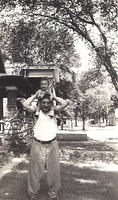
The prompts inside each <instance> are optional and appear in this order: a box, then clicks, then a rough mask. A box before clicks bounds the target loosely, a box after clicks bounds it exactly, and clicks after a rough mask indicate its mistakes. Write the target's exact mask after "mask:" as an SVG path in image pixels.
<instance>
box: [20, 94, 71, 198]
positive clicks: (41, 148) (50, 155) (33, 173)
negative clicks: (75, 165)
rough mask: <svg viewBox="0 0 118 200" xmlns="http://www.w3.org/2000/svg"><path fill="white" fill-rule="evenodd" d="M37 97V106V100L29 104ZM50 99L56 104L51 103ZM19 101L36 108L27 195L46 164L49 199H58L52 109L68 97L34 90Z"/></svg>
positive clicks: (56, 109) (33, 191)
mask: <svg viewBox="0 0 118 200" xmlns="http://www.w3.org/2000/svg"><path fill="white" fill-rule="evenodd" d="M37 97H38V98H39V97H40V98H39V99H40V110H39V108H38V104H37V106H36V107H35V106H32V105H31V102H32V101H34V99H36V98H37ZM53 100H55V101H56V102H57V104H58V105H56V106H54V105H53ZM22 104H23V106H24V107H25V108H26V109H27V111H29V112H32V113H36V112H37V110H38V118H37V121H36V123H35V125H34V141H33V144H32V148H31V152H30V162H29V173H28V192H29V195H30V199H35V198H36V195H37V192H38V190H39V189H40V181H41V177H42V174H43V172H44V169H45V168H46V170H47V182H48V186H49V191H48V195H49V200H57V199H59V197H58V191H59V189H60V186H61V183H60V163H59V148H58V143H57V139H56V132H57V122H56V113H58V112H60V111H62V110H63V109H64V108H65V107H66V106H67V105H68V100H64V99H62V98H59V97H57V96H56V95H54V94H52V95H50V94H49V93H45V94H44V95H43V96H42V95H41V96H40V94H39V93H38V92H36V94H34V95H33V96H31V97H30V98H28V99H27V100H25V101H24V102H23V103H22Z"/></svg>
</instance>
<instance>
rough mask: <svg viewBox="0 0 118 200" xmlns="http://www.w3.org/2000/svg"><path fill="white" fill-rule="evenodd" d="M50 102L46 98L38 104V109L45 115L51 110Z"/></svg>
mask: <svg viewBox="0 0 118 200" xmlns="http://www.w3.org/2000/svg"><path fill="white" fill-rule="evenodd" d="M51 105H52V104H51V101H50V100H49V99H48V98H45V99H43V100H42V101H41V103H40V108H41V110H42V111H43V112H45V113H47V112H49V111H50V110H51Z"/></svg>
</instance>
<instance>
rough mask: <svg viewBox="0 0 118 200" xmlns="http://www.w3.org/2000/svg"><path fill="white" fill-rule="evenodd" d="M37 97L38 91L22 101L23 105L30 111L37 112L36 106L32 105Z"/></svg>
mask: <svg viewBox="0 0 118 200" xmlns="http://www.w3.org/2000/svg"><path fill="white" fill-rule="evenodd" d="M36 98H37V93H36V94H34V95H32V96H31V97H29V98H28V99H26V100H23V101H21V103H22V105H23V107H24V108H26V110H27V111H28V112H32V113H34V112H36V106H33V105H31V103H32V101H33V100H34V99H36Z"/></svg>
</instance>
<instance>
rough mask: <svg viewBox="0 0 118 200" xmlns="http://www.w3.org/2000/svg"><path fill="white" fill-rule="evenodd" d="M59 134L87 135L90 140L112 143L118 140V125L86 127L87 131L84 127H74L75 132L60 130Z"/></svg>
mask: <svg viewBox="0 0 118 200" xmlns="http://www.w3.org/2000/svg"><path fill="white" fill-rule="evenodd" d="M58 133H63V134H64V133H68V134H75V133H76V134H87V136H88V138H90V139H93V140H98V141H102V142H104V141H106V140H108V139H112V141H113V140H114V141H116V142H117V140H118V125H116V126H105V127H99V126H96V127H95V126H86V130H85V131H83V130H82V126H78V127H74V128H73V130H58Z"/></svg>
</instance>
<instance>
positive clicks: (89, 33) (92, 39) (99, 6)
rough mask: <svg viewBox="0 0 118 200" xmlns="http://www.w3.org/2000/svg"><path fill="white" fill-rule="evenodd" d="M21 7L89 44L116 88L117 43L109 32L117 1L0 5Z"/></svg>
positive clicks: (112, 31)
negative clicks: (63, 27)
mask: <svg viewBox="0 0 118 200" xmlns="http://www.w3.org/2000/svg"><path fill="white" fill-rule="evenodd" d="M17 3H19V4H20V5H21V6H23V10H24V12H27V14H28V16H29V15H32V16H39V17H45V18H47V19H49V20H50V21H52V22H54V23H55V22H56V25H57V23H59V24H61V25H64V26H65V27H66V28H68V29H69V30H72V31H74V32H75V33H77V35H78V36H79V37H81V38H84V39H85V41H86V42H87V43H89V44H90V46H91V48H92V50H94V52H95V54H96V58H97V59H98V60H99V63H100V64H101V65H104V66H105V69H106V71H108V73H109V75H110V77H111V80H112V82H113V84H114V86H115V88H116V90H117V91H118V76H117V72H116V70H115V69H116V63H115V62H113V60H114V56H116V51H114V50H115V49H116V45H115V46H114V45H113V46H111V44H112V41H113V40H112V39H113V38H112V35H113V34H115V35H116V31H117V19H116V15H117V11H116V10H117V9H116V8H117V4H116V1H115V0H112V1H110V0H106V1H104V0H102V1H99V0H93V1H92V0H85V1H83V0H79V1H78V0H74V1H73V0H69V1H65V0H56V1H54V0H50V1H48V0H40V1H39V0H30V1H27V0H26V1H22V0H19V1H11V2H10V3H9V2H8V1H4V3H3V5H6V4H9V5H12V6H16V4H17Z"/></svg>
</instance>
